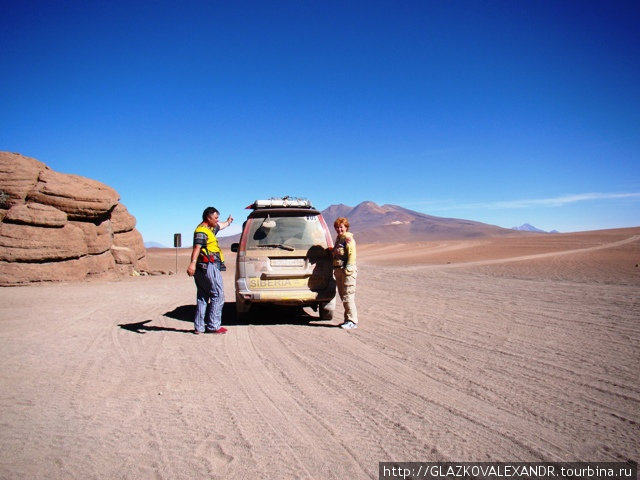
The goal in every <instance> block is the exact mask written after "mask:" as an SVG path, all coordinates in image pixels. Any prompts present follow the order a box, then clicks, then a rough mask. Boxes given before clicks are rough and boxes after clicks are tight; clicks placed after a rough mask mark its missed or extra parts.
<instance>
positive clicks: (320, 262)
mask: <svg viewBox="0 0 640 480" xmlns="http://www.w3.org/2000/svg"><path fill="white" fill-rule="evenodd" d="M247 208H248V209H252V210H253V211H252V212H251V213H250V214H249V216H248V217H247V220H246V222H245V223H244V225H243V227H242V235H241V237H240V243H234V244H233V245H231V251H232V252H236V253H237V257H236V282H235V284H236V312H237V314H238V317H239V318H242V317H247V316H248V315H249V314H250V312H251V307H252V306H253V305H257V304H274V305H299V306H311V307H313V309H314V310H319V316H320V318H321V319H322V320H331V319H332V318H333V311H334V309H335V304H336V300H335V295H336V283H335V280H334V278H333V268H332V259H331V254H330V252H329V248H330V247H333V241H332V239H331V233H330V231H329V229H328V228H327V224H326V223H325V221H324V219H323V218H322V215H321V214H320V212H319V211H318V210H316V209H315V208H313V206H312V205H311V203H310V202H309V201H308V200H302V199H297V198H289V197H284V198H272V199H270V200H256V201H255V202H254V203H253V204H251V205H249V206H248V207H247Z"/></svg>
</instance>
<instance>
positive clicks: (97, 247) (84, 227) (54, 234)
mask: <svg viewBox="0 0 640 480" xmlns="http://www.w3.org/2000/svg"><path fill="white" fill-rule="evenodd" d="M119 199H120V196H119V195H118V193H117V192H116V191H115V190H114V189H113V188H111V187H109V186H107V185H104V184H103V183H100V182H98V181H96V180H91V179H88V178H85V177H80V176H78V175H70V174H64V173H59V172H55V171H53V170H51V169H50V168H49V167H48V166H47V165H45V164H44V163H42V162H40V161H38V160H36V159H33V158H30V157H25V156H23V155H20V154H16V153H9V152H0V285H5V286H6V285H20V284H26V283H31V282H44V281H75V280H83V279H86V278H89V277H96V276H97V277H102V276H107V277H110V276H117V275H132V274H135V273H136V272H138V273H139V272H145V271H147V270H148V267H147V260H146V250H145V248H144V243H143V240H142V235H140V232H138V231H137V230H136V228H135V227H136V219H135V217H134V216H133V215H131V214H130V213H129V212H128V211H127V209H126V207H125V206H124V205H122V204H121V203H119Z"/></svg>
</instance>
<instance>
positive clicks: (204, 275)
mask: <svg viewBox="0 0 640 480" xmlns="http://www.w3.org/2000/svg"><path fill="white" fill-rule="evenodd" d="M219 216H220V212H218V210H217V209H215V208H214V207H207V208H205V210H204V212H202V223H201V224H200V225H198V227H197V228H196V229H195V231H194V232H193V250H192V252H191V263H190V264H189V267H188V268H187V275H189V276H190V277H194V280H195V282H196V288H197V291H198V293H197V307H196V315H195V319H194V321H193V323H194V328H195V329H194V332H193V333H195V334H200V333H204V332H205V331H206V332H207V333H226V331H227V329H226V328H224V327H222V326H220V324H221V323H222V307H223V306H224V286H223V284H222V273H221V272H220V269H221V264H222V250H220V247H219V245H218V239H217V238H216V233H218V232H219V231H220V230H222V229H223V228H227V227H228V226H229V225H231V222H233V218H232V217H231V215H229V218H227V221H226V222H219ZM207 307H208V308H209V311H208V312H207ZM205 316H206V317H207V318H206V330H205Z"/></svg>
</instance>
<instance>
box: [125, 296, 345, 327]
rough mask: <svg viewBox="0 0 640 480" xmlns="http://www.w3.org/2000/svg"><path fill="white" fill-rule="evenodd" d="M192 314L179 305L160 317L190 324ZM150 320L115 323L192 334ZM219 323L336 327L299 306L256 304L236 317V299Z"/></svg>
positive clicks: (190, 309) (225, 308)
mask: <svg viewBox="0 0 640 480" xmlns="http://www.w3.org/2000/svg"><path fill="white" fill-rule="evenodd" d="M195 314H196V306H195V305H180V306H179V307H176V308H174V309H173V310H171V311H169V312H166V313H164V315H163V316H165V317H167V318H172V319H174V320H180V321H183V322H188V323H191V325H192V326H193V318H194V316H195ZM151 321H152V320H145V321H142V322H135V323H126V324H120V325H118V326H119V327H120V328H122V329H124V330H128V331H130V332H134V333H139V334H145V333H147V332H176V333H189V334H191V333H193V327H192V328H188V329H180V328H172V327H160V326H155V325H149V322H151ZM222 325H224V326H227V327H229V326H231V327H235V326H248V325H300V326H307V327H325V328H335V327H337V326H338V325H331V324H327V321H326V320H320V319H319V318H318V317H316V316H313V315H310V314H309V313H308V312H307V311H306V310H303V309H302V308H299V307H275V306H259V307H254V308H253V310H252V312H251V315H249V316H248V317H247V318H242V319H239V318H238V317H237V316H236V302H225V304H224V306H223V308H222Z"/></svg>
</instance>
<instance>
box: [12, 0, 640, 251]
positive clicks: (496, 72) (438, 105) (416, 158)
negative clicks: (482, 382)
mask: <svg viewBox="0 0 640 480" xmlns="http://www.w3.org/2000/svg"><path fill="white" fill-rule="evenodd" d="M0 19H1V20H0V23H1V28H0V60H1V66H2V74H1V75H0V150H9V151H13V152H19V153H22V154H25V155H28V156H32V157H35V158H37V159H39V160H41V161H43V162H45V163H47V164H48V165H49V166H50V167H51V168H53V169H54V170H57V171H61V172H65V173H74V174H78V175H83V176H86V177H89V178H94V179H97V180H100V181H102V182H104V183H106V184H107V185H110V186H112V187H113V188H115V189H116V190H117V191H118V192H119V193H120V195H121V201H122V203H124V204H125V205H126V206H127V208H128V209H129V211H130V212H131V213H132V214H133V215H135V216H136V218H137V220H138V229H139V230H140V232H141V233H142V234H143V236H144V239H145V241H157V242H161V243H164V244H167V245H170V244H171V243H172V238H173V233H177V232H179V233H182V234H183V237H184V236H185V235H186V236H187V237H190V236H191V232H192V231H193V229H194V228H195V226H196V224H197V223H198V221H199V219H200V215H201V212H202V210H203V209H204V207H206V206H208V205H213V206H215V207H216V208H218V209H219V210H220V211H221V214H222V216H223V217H224V218H226V215H227V214H229V213H231V214H232V215H233V216H234V217H235V218H236V220H237V225H238V226H239V225H240V224H241V223H242V220H243V219H244V217H245V215H246V211H245V210H244V207H245V206H246V205H247V204H249V203H251V202H252V201H253V200H254V199H256V198H261V197H271V196H275V195H287V194H288V195H292V196H296V195H297V196H302V197H306V198H309V199H311V200H312V201H313V202H314V203H315V204H316V206H317V207H319V208H320V209H323V208H326V207H327V206H329V205H331V204H335V203H344V204H347V205H351V206H355V205H356V204H358V203H360V202H362V201H364V200H372V201H374V202H376V203H378V204H385V203H390V204H395V205H401V206H404V207H407V208H410V209H413V210H418V211H421V212H425V213H428V214H431V215H437V216H444V217H456V218H465V219H470V220H477V221H481V222H486V223H490V224H494V225H499V226H502V227H508V228H509V227H512V226H515V225H520V224H522V223H525V222H528V223H531V224H533V225H535V226H537V227H539V228H542V229H545V230H550V229H558V230H560V231H564V232H568V231H577V230H592V229H600V228H614V227H625V226H638V225H640V28H639V27H638V25H640V2H638V1H637V0H633V1H617V0H614V1H600V0H598V1H578V0H575V1H562V0H547V1H544V0H543V1H535V2H531V1H518V0H515V1H514V0H506V1H491V2H485V1H465V0H446V1H445V0H441V1H428V0H421V1H391V0H389V1H375V0H374V1H340V2H338V1H320V0H316V1H308V0H295V1H260V2H257V1H244V2H243V1H238V2H235V1H214V0H211V1H206V2H205V1H193V2H175V1H162V0H160V1H153V2H151V1H135V2H131V1H128V0H127V1H120V0H115V1H104V2H102V1H101V2H98V1H87V0H84V1H60V2H51V1H46V2H44V1H42V2H37V1H30V0H24V1H18V2H11V3H7V2H5V3H4V5H3V7H2V15H1V16H0ZM187 241H188V242H190V239H189V240H187Z"/></svg>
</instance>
